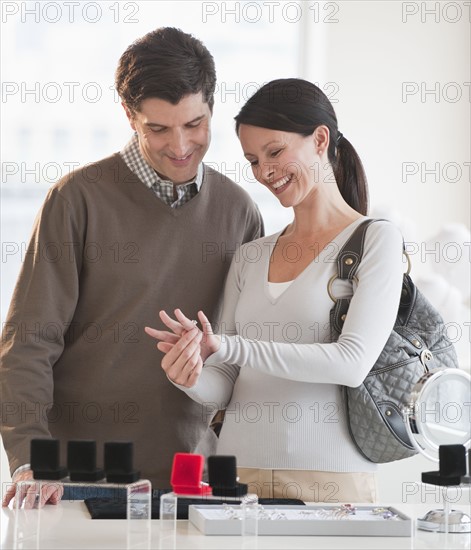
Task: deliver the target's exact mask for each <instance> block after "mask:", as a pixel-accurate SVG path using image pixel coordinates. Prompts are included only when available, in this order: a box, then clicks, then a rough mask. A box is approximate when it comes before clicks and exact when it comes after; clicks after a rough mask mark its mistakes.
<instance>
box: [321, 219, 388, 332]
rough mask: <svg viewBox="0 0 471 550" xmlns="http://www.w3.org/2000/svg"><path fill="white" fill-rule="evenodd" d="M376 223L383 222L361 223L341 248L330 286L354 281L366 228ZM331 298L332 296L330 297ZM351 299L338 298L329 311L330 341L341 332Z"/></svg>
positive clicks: (366, 221)
mask: <svg viewBox="0 0 471 550" xmlns="http://www.w3.org/2000/svg"><path fill="white" fill-rule="evenodd" d="M377 221H385V220H382V219H381V220H380V219H379V218H378V219H368V220H365V221H363V222H362V223H361V224H360V225H359V226H358V227H357V228H356V229H355V231H354V232H353V233H352V235H351V236H350V238H349V239H348V240H347V242H346V243H345V244H344V245H343V246H342V248H341V249H340V252H339V253H338V256H337V274H336V275H334V276H333V277H332V279H331V280H330V281H329V294H330V285H331V283H332V282H333V280H334V279H336V278H339V279H344V280H350V281H351V280H354V279H355V275H356V273H357V271H358V267H359V266H360V262H361V259H362V257H363V250H364V246H365V235H366V230H367V229H368V227H369V226H370V225H371V224H372V223H374V222H377ZM331 297H332V296H331ZM350 299H351V298H338V299H336V300H335V303H334V305H333V307H332V309H331V311H330V326H331V341H332V342H334V341H336V340H337V339H338V337H339V335H340V333H341V332H342V327H343V323H344V321H345V318H346V316H347V312H348V307H349V305H350Z"/></svg>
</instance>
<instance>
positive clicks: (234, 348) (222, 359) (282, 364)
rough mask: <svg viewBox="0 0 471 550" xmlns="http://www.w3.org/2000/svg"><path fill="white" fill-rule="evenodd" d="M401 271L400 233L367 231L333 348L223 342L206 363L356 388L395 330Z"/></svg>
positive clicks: (387, 228) (380, 225)
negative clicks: (228, 365)
mask: <svg viewBox="0 0 471 550" xmlns="http://www.w3.org/2000/svg"><path fill="white" fill-rule="evenodd" d="M403 271H404V264H403V262H402V236H401V234H400V232H399V231H398V230H397V229H396V228H395V227H394V226H393V225H392V224H390V223H388V222H377V223H375V224H373V225H372V226H371V227H370V228H369V229H368V231H367V235H366V239H365V252H364V254H363V259H362V261H361V264H360V266H359V269H358V272H357V277H358V285H357V287H356V288H355V289H354V294H353V297H352V300H351V303H350V307H349V312H348V315H347V318H346V320H345V323H344V327H343V331H342V334H341V335H340V337H339V339H338V341H337V342H334V343H314V344H291V343H283V342H266V341H258V340H257V341H254V340H247V339H243V338H241V337H240V336H238V335H235V336H224V337H223V339H222V343H221V347H220V349H219V350H218V351H217V352H216V353H214V354H213V355H211V356H210V357H209V358H208V362H211V363H214V364H223V363H224V364H232V365H238V366H239V367H241V368H251V369H256V370H258V371H259V372H262V373H265V374H269V375H273V376H278V377H281V378H285V379H288V380H295V381H299V382H311V383H325V384H341V385H344V386H351V387H357V386H359V385H360V384H361V383H362V382H363V380H364V379H365V377H366V376H367V374H368V372H369V371H370V369H371V368H372V366H373V365H374V363H375V361H376V360H377V358H378V357H379V355H380V353H381V350H382V349H383V347H384V345H385V344H386V341H387V339H388V337H389V335H390V333H391V330H392V328H393V326H394V321H395V318H396V316H397V311H398V307H399V298H400V292H401V287H402V278H403ZM230 291H231V289H230V288H229V292H230ZM326 292H327V290H326Z"/></svg>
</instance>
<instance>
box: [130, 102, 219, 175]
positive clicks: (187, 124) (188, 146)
mask: <svg viewBox="0 0 471 550" xmlns="http://www.w3.org/2000/svg"><path fill="white" fill-rule="evenodd" d="M125 109H126V114H127V116H128V119H129V122H130V123H131V127H132V129H133V130H135V131H136V132H137V134H138V136H139V147H140V149H141V153H142V155H143V156H144V158H145V159H146V161H147V162H148V163H149V164H150V165H151V166H152V168H153V169H154V170H155V171H156V172H157V173H158V174H159V175H160V176H161V177H162V178H164V179H168V180H170V181H172V182H173V183H176V184H179V183H185V182H187V181H190V180H191V179H193V178H194V177H195V175H196V171H197V168H198V165H199V163H200V162H201V161H202V160H203V157H204V155H205V154H206V151H207V150H208V147H209V144H210V141H211V111H210V109H209V105H208V104H207V103H205V102H204V101H203V96H202V94H201V93H198V94H191V95H188V96H186V97H184V98H183V99H181V101H180V102H179V103H177V104H176V105H172V103H169V102H168V101H165V100H163V99H158V98H148V99H145V100H144V101H142V103H141V106H140V109H139V111H137V112H135V113H131V112H130V111H129V110H128V109H127V108H126V107H125Z"/></svg>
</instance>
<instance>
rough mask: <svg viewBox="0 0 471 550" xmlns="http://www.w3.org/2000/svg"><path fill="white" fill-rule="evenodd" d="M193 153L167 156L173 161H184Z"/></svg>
mask: <svg viewBox="0 0 471 550" xmlns="http://www.w3.org/2000/svg"><path fill="white" fill-rule="evenodd" d="M192 154H193V153H190V154H189V155H186V157H171V156H169V157H168V158H169V159H170V160H172V161H174V162H184V161H185V160H188V159H189V158H190V157H191V155H192Z"/></svg>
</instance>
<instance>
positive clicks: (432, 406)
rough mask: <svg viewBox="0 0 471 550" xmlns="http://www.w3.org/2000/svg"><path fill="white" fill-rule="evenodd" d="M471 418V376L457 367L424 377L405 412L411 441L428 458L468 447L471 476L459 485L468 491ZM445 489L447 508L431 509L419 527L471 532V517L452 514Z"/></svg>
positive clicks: (454, 512) (419, 520)
mask: <svg viewBox="0 0 471 550" xmlns="http://www.w3.org/2000/svg"><path fill="white" fill-rule="evenodd" d="M470 415H471V376H470V375H469V374H468V373H467V372H465V371H463V370H461V369H454V368H450V369H442V370H432V371H429V372H427V373H426V374H425V375H424V376H422V378H421V379H420V380H419V381H418V382H417V384H416V385H415V387H414V389H413V391H412V393H411V395H410V397H409V403H408V405H407V407H406V408H405V410H404V416H405V424H406V430H407V433H408V435H409V438H410V440H411V442H412V444H413V445H414V447H415V448H416V449H417V450H418V451H419V452H420V453H421V454H423V455H424V456H425V457H427V458H428V459H430V460H433V461H435V462H439V451H440V446H441V445H457V446H458V445H462V446H463V447H464V448H465V451H466V454H467V456H466V459H467V460H466V463H467V464H468V471H467V475H464V476H462V478H461V483H459V485H461V486H463V487H464V486H467V487H468V488H470V478H469V453H470V447H471V422H470ZM432 473H434V472H432ZM436 473H437V474H438V472H436ZM458 479H460V478H458ZM443 490H444V493H443V495H444V501H445V509H444V510H431V511H430V512H428V513H427V514H426V515H425V516H424V517H423V518H421V519H418V520H417V527H418V528H419V529H423V530H427V531H439V532H447V531H449V532H456V533H458V532H459V533H468V532H470V531H471V518H470V517H469V516H468V515H467V514H465V513H463V512H459V511H457V510H452V511H451V512H449V511H448V506H447V499H446V493H445V491H446V486H445V484H443Z"/></svg>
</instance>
